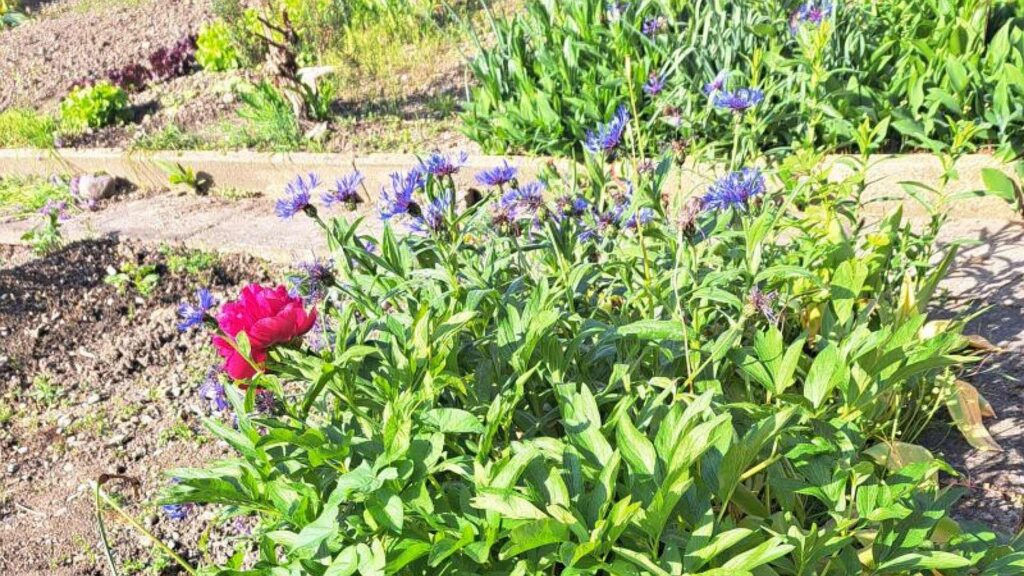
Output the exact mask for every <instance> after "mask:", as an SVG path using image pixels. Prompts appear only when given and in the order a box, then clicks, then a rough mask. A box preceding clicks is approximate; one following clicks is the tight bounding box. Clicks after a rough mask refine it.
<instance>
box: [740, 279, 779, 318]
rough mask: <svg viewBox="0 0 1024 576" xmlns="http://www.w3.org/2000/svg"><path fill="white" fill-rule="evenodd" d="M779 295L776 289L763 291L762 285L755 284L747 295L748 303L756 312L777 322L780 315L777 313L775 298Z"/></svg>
mask: <svg viewBox="0 0 1024 576" xmlns="http://www.w3.org/2000/svg"><path fill="white" fill-rule="evenodd" d="M778 295H779V294H778V292H775V291H772V292H763V291H762V290H761V287H760V286H757V285H754V287H753V288H751V289H750V294H749V295H748V296H747V303H748V304H749V305H750V307H751V308H753V309H754V311H755V312H757V313H758V314H761V315H762V316H764V318H765V320H767V321H769V322H771V323H772V324H777V323H778V321H779V316H778V314H776V313H775V299H776V298H777V297H778Z"/></svg>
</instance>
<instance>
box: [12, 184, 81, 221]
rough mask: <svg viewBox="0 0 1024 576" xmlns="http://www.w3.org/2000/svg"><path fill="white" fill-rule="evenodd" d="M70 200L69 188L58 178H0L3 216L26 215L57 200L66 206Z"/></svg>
mask: <svg viewBox="0 0 1024 576" xmlns="http://www.w3.org/2000/svg"><path fill="white" fill-rule="evenodd" d="M71 200H72V197H71V192H70V188H69V187H68V184H67V182H66V181H65V180H62V179H60V178H56V177H54V178H39V177H17V176H8V177H4V178H0V215H3V216H28V215H31V214H35V213H37V212H39V211H40V210H43V209H44V208H45V207H47V206H48V205H50V206H55V205H57V204H55V203H59V202H63V203H64V205H65V207H66V205H67V203H68V202H70V201H71Z"/></svg>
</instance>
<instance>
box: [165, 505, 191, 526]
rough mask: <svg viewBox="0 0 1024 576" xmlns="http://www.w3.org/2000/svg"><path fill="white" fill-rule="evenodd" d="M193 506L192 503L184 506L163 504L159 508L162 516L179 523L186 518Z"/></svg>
mask: <svg viewBox="0 0 1024 576" xmlns="http://www.w3.org/2000/svg"><path fill="white" fill-rule="evenodd" d="M194 506H195V505H194V504H192V503H186V504H164V505H163V506H161V507H160V509H161V510H163V512H164V516H167V518H168V519H170V520H174V521H175V522H181V521H182V520H184V519H186V518H188V515H189V513H190V512H191V511H192V508H193V507H194Z"/></svg>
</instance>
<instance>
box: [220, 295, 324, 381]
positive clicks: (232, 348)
mask: <svg viewBox="0 0 1024 576" xmlns="http://www.w3.org/2000/svg"><path fill="white" fill-rule="evenodd" d="M314 322H316V309H312V310H309V311H307V310H306V309H305V308H304V306H303V301H302V299H301V298H297V297H294V296H290V295H289V294H288V289H287V288H285V287H284V286H278V287H276V288H268V287H264V286H260V285H258V284H249V285H248V286H246V287H245V288H243V289H242V292H241V293H240V294H239V296H238V299H237V300H234V301H232V302H228V303H226V304H224V306H223V307H222V308H221V310H220V313H219V314H218V315H217V325H218V326H219V327H220V330H221V332H223V333H224V336H220V335H218V336H214V337H213V345H214V347H215V348H216V349H217V352H218V353H219V354H220V355H221V356H223V357H224V371H225V372H227V373H228V375H229V376H231V377H232V378H235V379H239V380H243V379H246V378H251V377H252V376H253V375H254V374H256V366H259V365H261V364H262V363H263V362H265V361H266V359H267V350H269V349H270V347H272V346H275V345H278V344H285V343H287V342H291V341H292V340H295V339H296V338H298V337H299V336H302V335H303V334H305V333H306V332H309V330H310V328H312V327H313V323H314ZM240 332H244V333H245V335H246V337H247V338H248V340H249V348H250V352H251V354H250V358H246V357H244V356H243V355H242V354H241V352H239V350H238V349H237V346H236V343H235V342H234V341H233V340H235V339H236V338H237V337H238V334H239V333H240ZM250 360H251V361H252V363H250ZM253 364H255V365H256V366H254V365H253Z"/></svg>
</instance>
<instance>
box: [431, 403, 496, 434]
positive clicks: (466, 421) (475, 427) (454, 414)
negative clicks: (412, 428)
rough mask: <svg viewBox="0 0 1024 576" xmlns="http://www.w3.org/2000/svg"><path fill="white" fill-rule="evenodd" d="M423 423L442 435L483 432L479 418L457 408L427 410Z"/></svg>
mask: <svg viewBox="0 0 1024 576" xmlns="http://www.w3.org/2000/svg"><path fill="white" fill-rule="evenodd" d="M423 421H424V423H425V424H427V425H428V426H432V427H434V428H436V429H437V430H438V431H439V432H442V433H444V434H483V432H484V425H483V423H481V422H480V419H479V418H477V417H476V416H474V415H472V414H471V413H469V412H467V411H465V410H461V409H459V408H434V409H431V410H428V411H427V413H426V414H425V415H424V417H423Z"/></svg>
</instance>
